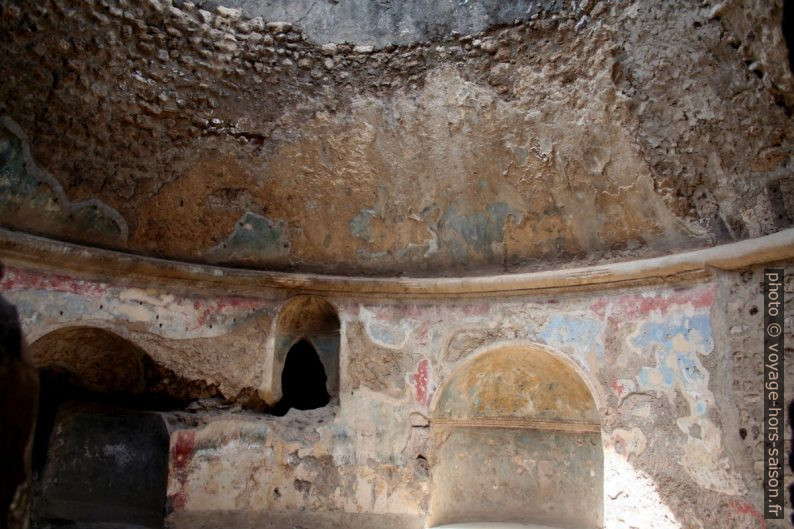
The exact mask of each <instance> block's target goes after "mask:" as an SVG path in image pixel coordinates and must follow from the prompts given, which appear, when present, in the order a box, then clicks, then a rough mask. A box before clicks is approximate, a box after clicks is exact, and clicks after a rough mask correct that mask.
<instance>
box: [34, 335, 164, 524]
mask: <svg viewBox="0 0 794 529" xmlns="http://www.w3.org/2000/svg"><path fill="white" fill-rule="evenodd" d="M30 350H31V354H32V356H33V360H34V363H35V364H36V366H37V367H38V369H39V373H40V377H41V396H40V400H39V403H40V405H39V414H38V423H37V426H36V436H35V439H34V469H35V474H34V475H35V477H36V481H37V483H36V486H35V490H36V491H38V492H37V496H38V497H37V499H36V501H35V502H34V510H33V513H32V514H33V517H34V519H37V520H40V521H42V522H43V523H44V524H45V525H46V524H47V523H48V521H59V523H60V522H61V521H70V522H76V523H78V525H79V524H80V523H93V522H98V523H115V522H124V523H134V524H136V526H141V527H149V528H159V527H162V526H163V521H164V516H165V504H166V488H167V481H168V451H169V435H168V430H167V428H166V425H165V422H164V421H163V419H162V417H161V416H160V415H159V413H157V412H153V411H151V410H149V409H148V406H150V405H151V404H152V403H161V402H162V400H161V398H160V397H157V398H156V399H151V398H147V397H151V395H150V393H149V392H150V391H151V389H152V385H153V384H154V383H156V382H157V380H158V376H157V372H156V369H155V366H154V362H153V361H152V360H151V359H150V358H149V356H148V355H147V353H146V352H145V351H144V350H143V349H141V348H140V347H138V346H137V345H135V344H134V343H132V342H131V341H129V340H127V339H125V338H122V337H121V336H119V335H117V334H115V333H113V332H110V331H107V330H104V329H98V328H92V327H67V328H61V329H57V330H54V331H52V332H50V333H48V334H45V335H44V336H42V337H40V338H39V339H37V340H36V341H35V342H33V344H31V346H30Z"/></svg>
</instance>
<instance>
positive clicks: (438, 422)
mask: <svg viewBox="0 0 794 529" xmlns="http://www.w3.org/2000/svg"><path fill="white" fill-rule="evenodd" d="M430 425H431V426H433V427H439V428H483V429H497V430H543V431H555V432H571V433H601V425H600V424H598V423H597V422H580V421H562V420H560V421H542V420H539V419H527V418H523V417H477V418H474V419H454V418H449V417H437V418H435V419H432V420H431V422H430Z"/></svg>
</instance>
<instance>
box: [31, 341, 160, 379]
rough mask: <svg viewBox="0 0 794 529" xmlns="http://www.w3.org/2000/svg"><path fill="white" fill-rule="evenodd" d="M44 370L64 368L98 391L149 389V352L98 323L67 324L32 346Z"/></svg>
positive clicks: (32, 350) (74, 377) (37, 363)
mask: <svg viewBox="0 0 794 529" xmlns="http://www.w3.org/2000/svg"><path fill="white" fill-rule="evenodd" d="M30 351H31V355H32V356H33V361H34V363H35V364H36V367H38V368H39V369H41V370H44V371H55V372H60V373H61V374H62V375H63V376H67V377H69V378H71V381H72V383H74V384H77V385H79V386H80V387H82V388H83V389H86V390H89V391H94V392H97V393H110V394H137V393H142V392H143V391H144V390H145V389H146V378H145V372H144V358H145V356H146V352H145V351H144V350H143V349H141V348H140V347H138V346H137V345H135V344H134V343H132V342H130V341H129V340H126V339H124V338H122V337H121V336H119V335H117V334H115V333H113V332H111V331H107V330H104V329H98V328H95V327H65V328H61V329H57V330H55V331H52V332H50V333H48V334H45V335H44V336H42V337H41V338H39V339H38V340H36V341H35V342H33V344H32V345H31V346H30Z"/></svg>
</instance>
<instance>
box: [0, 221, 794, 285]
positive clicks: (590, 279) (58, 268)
mask: <svg viewBox="0 0 794 529" xmlns="http://www.w3.org/2000/svg"><path fill="white" fill-rule="evenodd" d="M786 259H794V229H787V230H783V231H780V232H778V233H774V234H772V235H766V236H764V237H758V238H755V239H749V240H745V241H741V242H736V243H731V244H724V245H721V246H714V247H712V248H706V249H703V250H695V251H690V252H682V253H677V254H673V255H668V256H663V257H655V258H650V259H640V260H635V261H629V262H623V263H611V264H605V265H600V266H590V267H581V268H567V269H565V268H564V269H560V270H549V271H542V272H529V273H519V274H502V275H491V276H477V277H456V278H407V277H397V278H378V277H345V276H330V275H319V274H299V273H286V272H268V271H259V270H246V269H238V268H229V267H221V266H212V265H205V264H192V263H186V262H180V261H173V260H167V259H159V258H154V257H146V256H141V255H135V254H131V253H125V252H119V251H112V250H103V249H98V248H91V247H86V246H80V245H76V244H71V243H65V242H62V241H56V240H52V239H47V238H43V237H37V236H34V235H30V234H26V233H20V232H15V231H11V230H7V229H0V260H2V261H3V262H5V263H7V264H8V265H12V266H17V267H20V268H25V269H37V270H43V271H50V272H52V273H61V274H73V275H75V276H77V277H80V278H85V279H97V280H104V281H109V282H113V283H117V284H136V285H140V284H145V285H147V286H155V285H167V286H168V287H169V288H179V287H180V286H181V287H182V288H185V289H188V290H192V289H195V288H203V289H207V290H213V289H217V290H219V291H222V292H226V293H231V292H234V293H237V294H243V293H257V292H259V293H261V292H262V291H263V290H267V289H279V290H286V291H289V292H291V293H296V292H300V293H306V294H319V295H335V294H342V295H361V296H372V295H377V296H384V295H386V296H390V297H413V298H422V297H436V298H438V297H471V296H477V297H484V296H489V297H491V296H493V297H502V296H510V295H519V294H526V293H537V292H560V291H572V292H579V291H582V290H603V289H606V288H614V287H627V286H638V285H647V284H653V283H674V282H681V281H687V280H689V281H691V280H697V279H703V278H707V277H710V276H711V274H712V269H720V270H737V269H741V268H745V267H748V266H754V265H759V264H763V263H770V262H775V261H783V260H786Z"/></svg>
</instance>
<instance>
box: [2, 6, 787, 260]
mask: <svg viewBox="0 0 794 529" xmlns="http://www.w3.org/2000/svg"><path fill="white" fill-rule="evenodd" d="M222 4H223V3H222ZM309 4H310V3H309V2H276V1H242V0H238V1H236V2H235V1H232V2H229V3H227V4H226V5H225V6H222V7H218V5H217V3H216V2H196V3H190V2H173V3H172V2H171V1H160V0H156V1H143V0H133V1H130V0H123V1H122V0H113V1H101V2H94V1H88V0H81V1H74V2H65V1H64V0H57V1H56V0H48V1H46V2H36V3H35V5H33V4H29V3H24V2H17V1H11V0H9V1H6V2H3V3H2V4H0V9H1V10H2V11H1V12H0V33H2V39H0V51H2V57H3V59H2V60H0V73H1V74H2V75H3V77H4V78H5V79H7V81H6V82H5V83H2V85H1V86H0V114H3V115H4V116H5V117H4V120H3V127H2V133H1V136H2V143H0V148H2V152H3V154H2V177H0V186H2V190H3V192H2V203H0V222H2V224H3V225H4V226H6V227H12V228H15V229H21V230H26V231H30V232H34V233H40V234H46V235H48V236H50V237H54V238H58V239H63V240H69V241H77V242H83V243H88V244H91V245H100V246H103V247H110V248H117V249H126V250H130V251H133V252H136V253H141V254H148V255H158V256H166V257H170V258H176V259H182V260H190V261H198V262H209V263H226V264H237V265H245V266H248V267H255V268H264V269H271V270H292V271H318V272H326V273H338V274H357V273H363V274H367V275H394V274H399V273H409V274H412V275H461V274H474V273H483V272H505V271H516V270H536V269H549V268H555V267H560V266H567V265H571V264H593V263H602V262H609V261H616V260H624V259H628V258H637V257H646V256H654V255H661V254H664V253H666V252H669V251H672V250H681V249H685V248H697V247H707V246H710V245H713V244H718V243H723V242H729V241H733V240H741V239H746V238H750V237H756V236H759V235H765V234H769V233H773V232H775V231H778V230H780V229H782V228H785V227H789V226H791V224H792V219H794V206H793V205H792V199H791V197H792V195H793V193H792V178H791V157H792V141H791V130H792V121H791V119H792V118H791V111H790V109H791V105H792V104H794V95H792V94H793V93H794V92H792V90H791V89H792V76H791V72H790V71H789V69H788V68H787V65H786V62H787V61H786V46H785V43H784V42H783V35H782V33H781V11H782V10H781V5H780V2H749V3H748V2H744V3H740V2H735V1H726V2H721V3H716V2H708V1H707V2H703V3H700V4H696V3H691V2H655V1H635V2H608V1H598V2H594V1H589V0H587V1H580V2H573V3H569V2H557V1H542V2H535V1H533V2H529V1H515V2H495V1H481V2H468V3H467V2H463V3H453V2H430V3H427V2H408V4H406V5H404V6H403V5H402V4H401V7H399V8H398V7H397V6H396V5H391V4H390V3H389V2H385V3H379V2H361V1H357V0H345V1H340V2H326V1H319V2H314V3H312V4H311V5H309ZM363 4H366V5H367V6H369V7H367V8H364V7H362V6H363ZM428 6H435V7H428ZM453 6H457V7H453ZM359 7H360V9H359ZM238 8H239V9H238ZM436 11H438V12H436ZM342 20H345V21H347V23H346V24H343V23H341V22H340V23H339V24H336V23H335V22H334V21H342ZM331 24H333V28H334V31H339V33H338V34H337V35H336V37H335V38H332V37H331V35H330V34H329V32H330V27H331ZM98 27H101V28H102V30H101V31H97V28H98Z"/></svg>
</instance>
